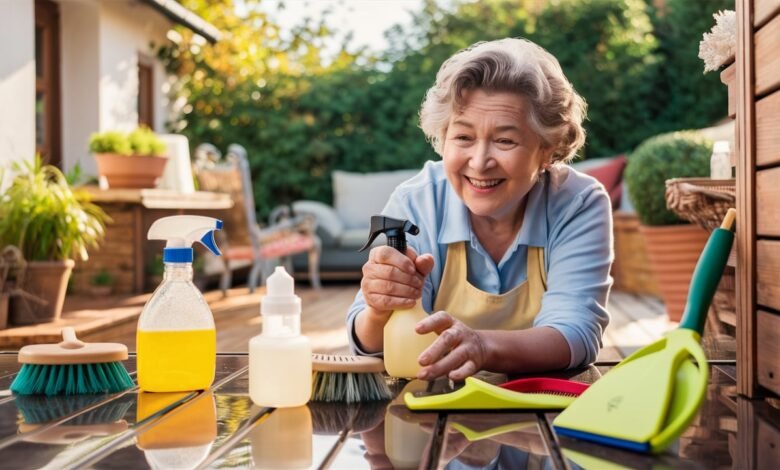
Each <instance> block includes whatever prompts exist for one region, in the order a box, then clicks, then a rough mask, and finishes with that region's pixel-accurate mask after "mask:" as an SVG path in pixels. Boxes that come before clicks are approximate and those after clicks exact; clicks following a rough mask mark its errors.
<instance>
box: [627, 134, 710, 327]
mask: <svg viewBox="0 0 780 470" xmlns="http://www.w3.org/2000/svg"><path fill="white" fill-rule="evenodd" d="M711 151H712V142H711V141H710V140H709V139H706V138H705V137H703V136H702V135H701V134H699V133H697V132H695V131H683V132H672V133H669V134H662V135H658V136H655V137H651V138H649V139H647V140H646V141H644V142H642V143H641V144H640V145H639V146H638V147H637V148H636V150H635V151H634V152H633V153H632V154H631V155H630V157H629V158H628V164H627V166H626V170H625V176H624V177H625V181H626V184H627V186H628V192H629V194H630V196H631V201H632V202H633V204H634V207H635V209H636V212H637V216H638V217H639V222H640V226H639V230H640V232H641V233H642V235H643V237H644V239H645V246H646V247H647V254H648V258H649V260H650V265H651V268H652V270H653V274H654V276H655V279H656V281H657V283H658V288H659V290H660V292H661V297H662V300H663V301H664V304H666V311H667V313H668V315H669V319H670V320H672V321H679V320H680V318H681V317H682V313H683V309H684V308H685V301H686V299H687V296H688V284H689V283H690V280H691V276H692V275H693V269H694V268H695V266H696V261H697V260H698V259H699V254H700V253H701V250H702V249H703V248H704V244H705V243H706V242H707V237H708V234H707V232H706V231H705V230H703V229H702V228H701V227H699V226H698V225H693V224H690V223H688V222H687V221H684V220H682V219H680V218H679V217H678V216H677V215H675V214H674V213H673V212H672V211H670V210H669V209H667V207H666V196H665V193H666V180H667V179H671V178H682V177H706V176H708V175H709V168H710V166H709V160H710V153H711Z"/></svg>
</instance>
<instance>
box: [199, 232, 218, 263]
mask: <svg viewBox="0 0 780 470" xmlns="http://www.w3.org/2000/svg"><path fill="white" fill-rule="evenodd" d="M220 228H221V227H220ZM199 241H200V243H201V244H203V246H205V247H206V248H208V250H209V251H210V252H212V253H213V254H214V255H215V256H220V255H221V254H222V252H220V251H219V247H218V246H217V242H216V240H214V230H210V231H208V232H206V233H205V234H204V235H203V236H202V237H201V238H200V240H199Z"/></svg>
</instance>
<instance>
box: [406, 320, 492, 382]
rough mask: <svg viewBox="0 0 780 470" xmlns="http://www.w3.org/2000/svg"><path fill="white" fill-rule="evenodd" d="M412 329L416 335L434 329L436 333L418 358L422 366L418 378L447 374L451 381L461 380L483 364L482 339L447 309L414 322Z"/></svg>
mask: <svg viewBox="0 0 780 470" xmlns="http://www.w3.org/2000/svg"><path fill="white" fill-rule="evenodd" d="M415 330H416V331H417V333H419V334H426V333H431V332H435V333H436V334H438V335H439V337H438V338H436V341H434V342H433V344H432V345H431V346H430V347H428V349H426V350H425V351H423V353H422V354H420V357H419V358H418V359H419V362H420V365H421V366H423V367H422V369H420V372H419V373H418V374H417V378H418V379H423V380H432V379H435V378H437V377H441V376H443V375H447V376H448V377H449V378H450V379H452V380H463V379H465V378H466V377H469V376H471V375H474V374H475V373H477V372H478V371H479V370H481V369H482V367H483V365H484V364H485V361H486V359H487V347H486V344H485V339H484V338H483V337H482V335H481V334H480V333H479V332H478V331H476V330H472V329H471V328H469V327H468V326H466V325H465V324H463V323H462V322H460V321H459V320H456V319H455V318H453V317H452V316H450V315H449V314H448V313H447V312H444V311H440V312H436V313H434V314H432V315H429V316H428V317H427V318H426V319H424V320H421V321H420V322H418V323H417V326H416V328H415Z"/></svg>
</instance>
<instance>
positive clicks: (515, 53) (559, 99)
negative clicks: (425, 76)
mask: <svg viewBox="0 0 780 470" xmlns="http://www.w3.org/2000/svg"><path fill="white" fill-rule="evenodd" d="M472 89H482V90H486V91H496V92H512V93H518V94H520V95H522V96H524V97H525V98H526V99H527V100H528V104H529V109H528V122H529V124H530V125H531V128H532V129H533V130H534V131H535V132H536V133H537V134H538V135H539V136H540V137H541V139H542V142H543V144H544V146H545V147H546V148H549V149H551V152H550V162H549V163H556V162H568V161H570V160H571V159H572V158H574V155H575V154H576V152H577V150H579V148H580V147H582V145H583V144H584V143H585V129H583V127H582V121H583V120H584V119H585V114H586V108H587V105H586V103H585V100H584V99H583V98H582V97H581V96H580V95H578V94H577V92H576V91H575V90H574V87H572V85H571V83H569V81H568V80H567V79H566V77H565V76H564V75H563V70H561V66H560V64H559V63H558V60H557V59H556V58H555V57H553V56H552V54H550V53H549V52H547V51H546V50H544V49H542V48H541V47H539V46H537V45H536V44H534V43H532V42H531V41H528V40H526V39H515V38H506V39H500V40H497V41H490V42H478V43H476V44H474V45H472V46H470V47H468V48H466V49H463V50H461V51H459V52H458V53H456V54H455V55H453V56H452V57H450V58H449V59H447V61H445V62H444V64H442V66H441V68H440V69H439V72H438V73H437V74H436V82H435V83H434V85H433V86H432V87H431V88H430V89H429V90H428V91H427V93H426V94H425V99H424V100H423V103H422V107H421V108H420V127H421V128H422V130H423V132H424V133H425V136H426V137H427V138H428V140H429V141H430V142H431V145H433V148H434V150H436V153H438V154H439V155H441V153H442V149H443V146H444V137H445V135H446V133H447V126H448V125H449V122H450V117H451V116H452V113H453V111H455V110H456V109H458V107H460V106H462V105H463V104H464V103H463V102H464V91H466V90H472Z"/></svg>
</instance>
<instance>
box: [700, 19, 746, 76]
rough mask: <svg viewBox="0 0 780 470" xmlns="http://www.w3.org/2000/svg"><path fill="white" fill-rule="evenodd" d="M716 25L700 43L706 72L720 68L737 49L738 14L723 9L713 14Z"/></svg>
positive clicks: (701, 56) (705, 34) (701, 57)
mask: <svg viewBox="0 0 780 470" xmlns="http://www.w3.org/2000/svg"><path fill="white" fill-rule="evenodd" d="M712 17H713V18H715V26H713V27H712V29H711V30H710V32H709V33H704V37H703V38H702V40H701V42H700V43H699V58H700V59H701V60H703V61H704V72H705V73H706V72H709V71H714V70H718V69H719V68H720V66H721V65H723V64H724V62H726V61H727V60H728V59H729V58H731V57H734V53H735V52H736V49H737V14H736V13H735V12H734V11H733V10H723V11H719V12H717V13H715V14H713V15H712Z"/></svg>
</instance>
